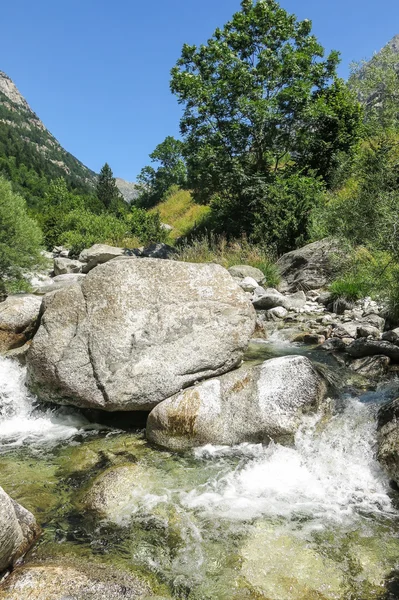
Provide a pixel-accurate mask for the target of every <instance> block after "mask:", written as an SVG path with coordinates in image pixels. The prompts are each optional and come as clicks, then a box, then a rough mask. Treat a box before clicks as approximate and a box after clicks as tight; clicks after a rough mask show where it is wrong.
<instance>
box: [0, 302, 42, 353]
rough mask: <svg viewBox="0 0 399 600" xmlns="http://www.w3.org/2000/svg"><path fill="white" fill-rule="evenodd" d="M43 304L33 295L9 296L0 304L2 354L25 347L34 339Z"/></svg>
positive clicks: (0, 349)
mask: <svg viewBox="0 0 399 600" xmlns="http://www.w3.org/2000/svg"><path fill="white" fill-rule="evenodd" d="M41 303H42V301H41V298H38V297H37V296H35V295H33V294H23V295H16V296H8V298H7V299H6V300H4V302H1V303H0V352H7V351H8V350H11V349H13V348H18V347H19V346H23V345H24V344H25V343H26V342H27V340H29V339H30V338H31V337H32V335H33V332H34V330H35V327H36V325H37V322H38V318H39V313H40V306H41Z"/></svg>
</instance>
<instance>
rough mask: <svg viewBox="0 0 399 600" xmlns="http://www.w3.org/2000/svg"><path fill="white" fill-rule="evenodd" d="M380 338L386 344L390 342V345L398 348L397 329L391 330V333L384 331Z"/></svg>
mask: <svg viewBox="0 0 399 600" xmlns="http://www.w3.org/2000/svg"><path fill="white" fill-rule="evenodd" d="M381 337H382V339H383V340H385V341H386V342H391V344H395V346H399V327H397V328H396V329H392V330H391V331H385V333H383V334H382V336H381Z"/></svg>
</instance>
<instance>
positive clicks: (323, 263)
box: [277, 239, 342, 292]
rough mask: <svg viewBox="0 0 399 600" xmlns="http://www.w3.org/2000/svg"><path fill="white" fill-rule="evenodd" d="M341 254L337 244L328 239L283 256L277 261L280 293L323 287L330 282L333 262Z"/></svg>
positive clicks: (332, 275) (333, 268) (332, 273)
mask: <svg viewBox="0 0 399 600" xmlns="http://www.w3.org/2000/svg"><path fill="white" fill-rule="evenodd" d="M341 254H342V250H341V249H340V245H339V243H338V242H337V241H336V240H329V239H324V240H320V241H318V242H313V243H312V244H308V245H307V246H304V247H303V248H299V249H298V250H293V251H292V252H288V253H287V254H283V256H282V257H281V258H280V259H279V260H278V261H277V267H278V269H279V271H280V275H281V282H280V285H279V289H280V291H281V292H296V291H298V290H315V289H318V288H322V287H324V286H325V285H327V284H328V283H330V282H331V281H332V279H333V277H334V270H335V262H336V260H337V257H338V256H340V255H341Z"/></svg>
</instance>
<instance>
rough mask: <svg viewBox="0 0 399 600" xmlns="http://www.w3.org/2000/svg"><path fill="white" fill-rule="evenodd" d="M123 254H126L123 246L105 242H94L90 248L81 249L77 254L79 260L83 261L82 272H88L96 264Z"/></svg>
mask: <svg viewBox="0 0 399 600" xmlns="http://www.w3.org/2000/svg"><path fill="white" fill-rule="evenodd" d="M124 254H126V251H125V249H124V248H116V247H114V246H107V244H94V246H92V247H91V248H86V249H85V250H82V252H81V253H80V255H79V261H80V262H82V263H85V264H84V265H83V267H82V272H83V273H88V272H89V271H91V270H92V269H94V267H96V266H97V265H100V264H103V263H106V262H108V261H109V260H111V259H112V258H115V256H123V255H124Z"/></svg>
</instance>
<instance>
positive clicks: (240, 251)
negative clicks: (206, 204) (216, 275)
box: [177, 234, 279, 287]
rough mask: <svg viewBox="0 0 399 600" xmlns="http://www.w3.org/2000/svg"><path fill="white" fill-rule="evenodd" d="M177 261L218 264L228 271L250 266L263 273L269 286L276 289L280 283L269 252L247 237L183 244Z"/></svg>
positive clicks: (208, 238)
mask: <svg viewBox="0 0 399 600" xmlns="http://www.w3.org/2000/svg"><path fill="white" fill-rule="evenodd" d="M177 259H178V260H182V261H184V262H193V263H207V262H212V263H217V264H219V265H222V266H223V267H225V268H226V269H228V268H229V267H232V266H234V265H243V264H245V265H250V266H251V267H256V268H257V269H260V270H261V271H262V272H263V274H264V276H265V283H266V284H267V285H268V286H271V287H275V286H277V285H278V283H279V272H278V270H277V268H276V266H275V265H274V261H273V260H271V258H270V255H269V254H268V252H267V251H265V250H263V249H262V248H261V247H259V246H257V245H254V244H251V243H250V242H248V240H247V239H246V238H245V237H243V238H241V239H240V240H234V241H227V239H226V238H225V237H224V236H217V235H212V234H211V235H208V236H206V235H204V236H202V237H198V238H196V239H194V240H192V241H191V242H190V243H187V244H184V243H183V244H181V246H180V248H179V254H178V256H177Z"/></svg>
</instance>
